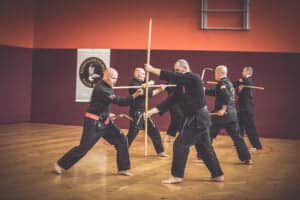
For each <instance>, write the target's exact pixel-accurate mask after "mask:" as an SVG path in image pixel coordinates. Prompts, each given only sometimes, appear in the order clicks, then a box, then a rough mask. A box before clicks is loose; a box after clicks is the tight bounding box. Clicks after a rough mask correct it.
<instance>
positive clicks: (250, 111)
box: [234, 66, 262, 150]
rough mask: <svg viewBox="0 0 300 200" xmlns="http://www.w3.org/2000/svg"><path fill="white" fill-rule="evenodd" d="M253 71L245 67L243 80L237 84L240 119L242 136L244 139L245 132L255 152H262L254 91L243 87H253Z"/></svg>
mask: <svg viewBox="0 0 300 200" xmlns="http://www.w3.org/2000/svg"><path fill="white" fill-rule="evenodd" d="M252 74H253V69H252V67H250V66H247V67H244V69H243V72H242V78H241V79H240V80H238V81H236V82H235V84H234V86H235V87H236V88H237V96H238V119H239V125H240V134H241V135H242V137H244V131H246V134H247V136H248V138H249V141H250V143H251V145H252V146H253V148H254V149H253V150H261V149H262V145H261V142H260V140H259V136H258V134H257V131H256V128H255V125H254V105H253V100H252V89H251V88H247V87H243V85H253V82H252V78H251V77H252Z"/></svg>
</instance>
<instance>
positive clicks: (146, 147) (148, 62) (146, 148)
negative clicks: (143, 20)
mask: <svg viewBox="0 0 300 200" xmlns="http://www.w3.org/2000/svg"><path fill="white" fill-rule="evenodd" d="M151 35H152V18H150V19H149V28H148V45H147V64H148V65H150V53H151ZM145 85H146V87H145V89H146V90H145V115H146V116H147V112H148V105H149V98H148V94H149V72H147V71H146V84H145ZM144 120H145V123H144V126H145V156H147V155H148V118H147V117H144Z"/></svg>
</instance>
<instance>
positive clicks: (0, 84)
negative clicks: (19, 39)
mask: <svg viewBox="0 0 300 200" xmlns="http://www.w3.org/2000/svg"><path fill="white" fill-rule="evenodd" d="M31 71H32V50H31V49H27V48H19V47H8V46H0V94H1V97H0V111H1V112H0V123H1V124H2V123H13V122H26V121H30V110H31V79H32V75H31Z"/></svg>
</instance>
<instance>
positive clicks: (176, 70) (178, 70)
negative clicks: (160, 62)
mask: <svg viewBox="0 0 300 200" xmlns="http://www.w3.org/2000/svg"><path fill="white" fill-rule="evenodd" d="M174 71H175V72H178V73H182V74H183V73H185V72H186V70H185V69H184V68H183V67H181V66H180V65H179V64H178V63H175V65H174Z"/></svg>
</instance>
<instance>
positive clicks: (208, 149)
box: [195, 128, 224, 181]
mask: <svg viewBox="0 0 300 200" xmlns="http://www.w3.org/2000/svg"><path fill="white" fill-rule="evenodd" d="M199 131H200V132H201V138H200V139H199V140H198V141H197V143H196V144H195V146H197V148H198V150H199V153H200V154H201V157H202V159H203V162H204V164H205V165H206V167H207V168H208V170H209V171H210V174H211V177H212V180H215V181H224V176H223V171H222V169H221V166H220V163H219V161H218V158H217V155H216V153H215V151H214V148H213V146H212V145H211V142H210V134H209V128H206V129H205V128H204V129H203V130H199Z"/></svg>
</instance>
